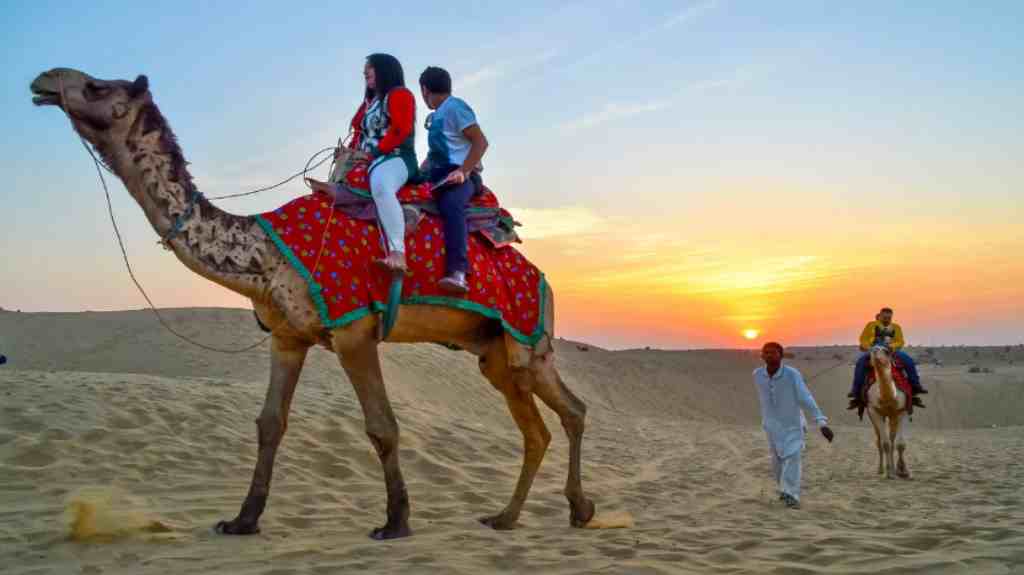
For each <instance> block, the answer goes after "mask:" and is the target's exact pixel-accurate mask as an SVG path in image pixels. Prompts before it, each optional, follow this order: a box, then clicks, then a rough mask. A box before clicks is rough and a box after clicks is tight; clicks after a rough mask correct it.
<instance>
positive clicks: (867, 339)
mask: <svg viewBox="0 0 1024 575" xmlns="http://www.w3.org/2000/svg"><path fill="white" fill-rule="evenodd" d="M874 343H875V322H873V321H869V322H868V324H867V325H866V326H864V331H862V332H860V350H861V351H868V350H870V349H871V346H872V345H873V344H874Z"/></svg>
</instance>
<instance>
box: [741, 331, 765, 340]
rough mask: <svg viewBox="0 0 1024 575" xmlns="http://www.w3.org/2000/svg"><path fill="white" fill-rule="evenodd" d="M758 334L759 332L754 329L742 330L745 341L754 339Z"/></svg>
mask: <svg viewBox="0 0 1024 575" xmlns="http://www.w3.org/2000/svg"><path fill="white" fill-rule="evenodd" d="M760 333H761V332H760V331H758V330H756V329H745V330H743V337H745V338H747V339H756V338H757V336H758V335H760Z"/></svg>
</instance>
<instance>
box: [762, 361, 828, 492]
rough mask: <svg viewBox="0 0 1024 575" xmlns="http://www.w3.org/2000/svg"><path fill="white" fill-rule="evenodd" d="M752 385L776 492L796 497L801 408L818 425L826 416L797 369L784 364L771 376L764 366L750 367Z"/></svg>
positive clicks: (798, 481) (826, 419)
mask: <svg viewBox="0 0 1024 575" xmlns="http://www.w3.org/2000/svg"><path fill="white" fill-rule="evenodd" d="M754 385H756V386H757V391H758V395H759V397H760V399H761V423H762V425H763V427H764V430H765V432H766V433H767V434H768V444H769V446H770V451H771V454H772V471H773V472H774V476H775V481H776V482H778V484H779V491H781V492H782V493H787V494H789V495H791V496H793V497H794V498H796V499H800V450H801V449H803V446H804V428H805V426H806V425H807V424H806V421H805V419H804V414H803V410H807V411H809V412H810V414H811V417H812V418H813V419H814V421H815V423H817V424H818V426H819V427H821V426H823V425H825V424H827V423H828V418H827V417H825V414H824V413H822V412H821V410H820V409H818V404H817V403H815V401H814V397H813V396H812V395H811V392H810V390H809V389H807V385H806V384H805V383H804V379H803V377H801V376H800V372H799V371H797V370H796V369H794V368H792V367H789V366H788V365H783V366H781V367H780V368H779V371H777V372H775V375H774V376H771V377H769V376H768V370H767V369H766V368H764V367H761V368H758V369H756V370H754Z"/></svg>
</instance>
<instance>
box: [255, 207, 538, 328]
mask: <svg viewBox="0 0 1024 575" xmlns="http://www.w3.org/2000/svg"><path fill="white" fill-rule="evenodd" d="M256 223H258V224H259V225H260V227H261V228H263V231H264V232H266V233H267V235H268V236H270V239H271V241H273V242H274V245H275V246H277V249H278V250H280V252H281V253H282V254H283V255H284V258H285V259H286V260H288V263H289V264H291V266H292V267H293V268H295V271H297V272H298V273H299V276H301V277H302V279H303V280H305V281H306V287H307V288H308V290H309V297H310V298H312V299H313V305H314V306H316V311H317V313H318V314H319V315H320V322H321V323H322V324H323V325H324V327H327V328H334V327H343V326H346V325H348V324H350V323H352V322H354V321H356V320H358V319H362V318H364V317H366V316H368V315H370V314H371V313H380V312H383V311H385V310H386V309H387V306H386V305H385V304H384V303H383V302H378V301H371V302H370V304H369V305H368V306H365V307H361V308H357V309H354V310H352V311H350V312H348V313H346V314H345V315H343V316H341V317H339V318H337V319H331V318H330V315H329V312H328V310H327V302H326V301H324V296H323V294H322V293H321V292H322V290H323V287H322V286H321V285H320V284H318V283H317V282H316V281H315V280H314V279H313V275H312V274H310V273H309V270H308V269H306V266H305V265H303V263H302V261H300V260H299V258H298V257H296V256H295V253H294V252H292V249H291V248H289V247H288V245H287V244H285V243H284V240H282V239H281V236H279V235H277V232H275V231H274V226H273V225H272V224H271V223H270V222H268V221H266V220H265V219H263V217H262V216H259V215H257V216H256ZM547 285H548V284H547V278H546V277H545V276H544V274H543V273H541V274H540V280H539V281H538V282H537V291H538V292H539V293H538V298H537V300H538V303H539V308H540V311H539V312H538V314H537V327H536V328H535V329H534V330H533V333H531V334H524V333H523V332H521V331H519V330H518V329H516V328H514V327H512V325H510V324H509V323H508V322H507V321H506V320H505V317H504V316H503V315H502V313H501V312H500V311H498V310H496V309H494V308H489V307H487V306H485V305H482V304H478V303H476V302H472V301H469V300H465V299H462V298H455V297H447V296H412V297H409V298H405V299H403V300H402V305H442V306H447V307H452V308H456V309H461V310H464V311H470V312H474V313H478V314H480V315H482V316H484V317H486V318H489V319H495V320H498V321H500V322H501V327H502V328H504V329H505V331H507V332H508V333H509V335H511V336H512V337H513V338H515V339H516V341H518V342H520V343H522V344H524V345H529V346H533V345H534V344H536V343H537V342H538V341H540V338H541V337H543V336H544V313H545V311H546V310H547V293H548V290H547Z"/></svg>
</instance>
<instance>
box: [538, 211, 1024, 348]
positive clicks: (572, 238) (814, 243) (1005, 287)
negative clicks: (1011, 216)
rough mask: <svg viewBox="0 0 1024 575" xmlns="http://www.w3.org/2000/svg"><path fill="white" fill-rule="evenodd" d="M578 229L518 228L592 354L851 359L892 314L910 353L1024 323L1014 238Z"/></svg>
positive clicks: (1007, 335)
mask: <svg viewBox="0 0 1024 575" xmlns="http://www.w3.org/2000/svg"><path fill="white" fill-rule="evenodd" d="M571 215H572V214H570V216H571ZM584 216H585V217H586V218H587V219H588V220H594V219H595V217H594V216H593V214H584ZM524 219H526V218H524ZM571 224H572V223H571V222H566V223H564V224H563V225H565V226H567V227H568V228H570V229H571V231H569V232H568V233H566V234H563V235H559V234H557V233H553V234H551V235H547V236H543V237H534V238H531V237H530V236H529V229H530V228H529V226H530V222H529V221H524V228H523V231H524V232H525V234H524V235H525V236H526V239H525V243H524V244H523V245H522V247H521V248H520V249H522V251H523V252H524V253H525V254H526V255H527V257H529V258H530V259H531V260H532V261H534V263H536V264H537V265H538V266H539V267H541V269H542V270H543V271H544V272H545V274H546V275H547V277H548V278H549V280H550V282H551V285H552V287H553V289H554V290H555V300H556V310H557V314H558V315H557V322H556V323H557V325H558V332H559V333H560V335H563V336H565V337H570V338H577V339H581V340H585V341H591V342H592V343H595V344H597V345H602V344H603V345H607V346H609V347H641V346H644V345H651V346H656V347H746V346H748V345H749V342H750V341H751V340H753V339H756V338H757V337H758V336H760V335H761V334H763V333H771V334H772V339H774V340H777V341H780V342H783V344H784V345H814V344H826V343H827V344H831V343H842V344H848V345H853V344H855V343H856V338H857V336H858V335H859V334H860V331H861V329H862V328H863V326H864V324H865V323H866V322H867V321H869V320H870V319H872V317H873V315H874V313H875V311H877V310H878V309H879V308H880V307H882V306H889V307H893V308H894V309H896V321H897V322H898V323H900V324H901V325H902V326H903V328H904V332H905V333H906V334H907V338H908V342H910V344H911V345H915V344H917V345H921V344H925V343H927V342H928V341H931V342H932V343H931V344H933V345H934V344H936V343H935V342H939V343H941V342H943V341H947V342H948V341H951V340H950V339H948V338H946V337H945V336H946V334H950V333H954V332H955V330H953V331H950V328H949V327H948V326H950V325H955V324H957V323H958V322H963V321H965V320H969V321H971V322H974V323H976V324H978V325H984V324H982V323H981V322H988V324H989V325H993V326H996V327H997V328H998V329H1001V330H1004V331H1002V332H1000V335H999V338H1000V339H998V340H996V341H997V342H1011V338H1016V337H1017V336H1016V335H1015V333H1016V332H1015V331H1014V330H1013V329H1012V325H1011V322H1010V320H1008V319H1007V318H1013V317H1018V318H1019V317H1021V315H1022V314H1024V304H1022V303H1021V298H1020V294H1021V291H1020V288H1019V286H1020V285H1024V259H1021V258H1017V257H1015V256H1013V255H1012V254H1015V253H1021V252H1022V251H1024V241H1021V240H1019V239H1017V238H1016V237H1015V235H1014V234H1013V232H1012V231H1011V230H1009V229H1008V228H1007V229H1006V230H1003V229H999V228H993V229H990V230H988V232H987V233H986V234H985V235H984V236H982V235H980V234H978V233H977V230H975V231H974V233H973V234H962V233H959V232H960V230H955V229H948V227H947V228H946V229H942V228H939V229H929V228H931V227H932V226H929V225H926V224H918V225H914V226H913V231H912V230H911V229H910V228H908V229H904V230H901V231H899V232H893V233H892V234H891V237H890V238H889V239H890V241H891V243H890V244H888V245H886V246H885V247H884V249H883V248H875V247H874V246H872V245H870V242H868V241H867V240H866V239H864V238H863V237H862V236H863V234H862V232H861V230H860V229H859V226H861V225H862V222H856V221H849V222H840V224H845V225H846V226H847V227H849V228H850V229H849V230H844V229H843V227H842V226H841V225H840V224H834V225H832V226H831V227H832V229H831V233H824V232H823V230H822V229H821V228H820V225H821V224H816V223H814V222H811V223H808V224H806V225H805V226H803V227H800V226H797V227H794V228H793V229H792V230H788V231H787V230H783V231H781V232H778V234H777V237H773V236H772V235H771V234H772V233H776V231H775V230H774V229H773V228H772V227H771V226H767V225H761V226H753V227H750V226H748V222H738V223H732V224H730V226H729V228H728V229H719V228H715V227H712V228H709V229H700V228H699V227H692V228H688V229H686V230H682V231H671V232H670V231H661V230H657V229H655V228H653V226H652V225H650V224H648V223H640V222H634V223H633V224H632V225H630V224H620V223H613V222H608V221H604V222H600V223H599V225H598V226H597V227H596V228H595V227H594V226H593V224H591V223H589V222H584V223H583V224H581V225H571ZM588 226H590V227H588ZM742 226H747V227H745V229H744V228H743V227H742ZM581 228H582V229H581ZM638 229H643V230H644V234H642V235H641V234H638V233H636V230H638ZM722 237H727V238H730V239H729V240H722V239H721V238H722ZM766 238H768V239H766ZM751 326H757V327H756V328H754V327H751ZM952 341H955V340H952ZM1012 343H1019V342H1018V341H1012Z"/></svg>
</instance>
